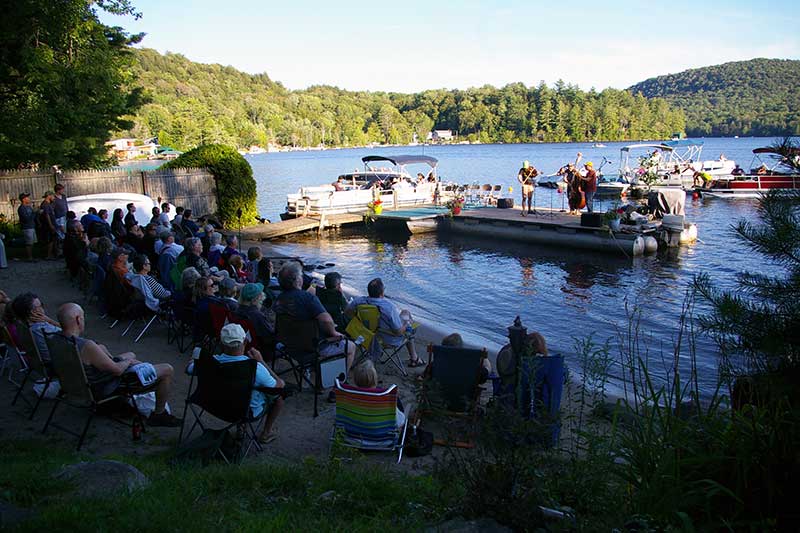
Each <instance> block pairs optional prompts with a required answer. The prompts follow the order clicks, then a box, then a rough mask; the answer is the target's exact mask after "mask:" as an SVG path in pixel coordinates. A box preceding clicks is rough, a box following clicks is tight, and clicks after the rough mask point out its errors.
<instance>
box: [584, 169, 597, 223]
mask: <svg viewBox="0 0 800 533" xmlns="http://www.w3.org/2000/svg"><path fill="white" fill-rule="evenodd" d="M583 168H585V169H586V175H585V176H583V177H582V178H581V180H582V181H583V193H584V194H585V195H586V209H587V210H588V211H589V212H590V213H591V212H592V207H593V206H592V201H593V200H594V193H595V192H596V191H597V172H595V171H594V165H593V164H592V162H591V161H587V162H586V164H585V165H583Z"/></svg>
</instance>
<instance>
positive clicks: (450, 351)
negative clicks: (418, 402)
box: [423, 344, 487, 414]
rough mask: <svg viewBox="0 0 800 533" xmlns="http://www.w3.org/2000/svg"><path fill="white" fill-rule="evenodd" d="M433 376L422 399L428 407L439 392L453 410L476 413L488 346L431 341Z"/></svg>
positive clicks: (448, 407)
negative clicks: (480, 347) (452, 344)
mask: <svg viewBox="0 0 800 533" xmlns="http://www.w3.org/2000/svg"><path fill="white" fill-rule="evenodd" d="M428 352H429V354H430V358H431V361H430V378H429V379H428V380H426V382H424V384H423V402H424V403H425V404H427V406H428V407H432V406H433V405H434V403H439V402H436V401H434V398H433V396H434V395H438V396H439V398H440V399H441V405H442V406H443V407H444V408H445V410H446V411H448V412H449V413H450V414H463V413H474V412H475V408H476V407H477V403H478V399H479V397H480V393H481V388H480V386H479V383H478V382H479V380H480V375H481V368H482V365H483V358H484V357H486V356H487V352H486V349H485V348H484V349H481V350H476V349H472V348H456V347H454V346H435V345H432V344H431V345H429V346H428Z"/></svg>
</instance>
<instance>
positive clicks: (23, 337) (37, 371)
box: [11, 322, 53, 420]
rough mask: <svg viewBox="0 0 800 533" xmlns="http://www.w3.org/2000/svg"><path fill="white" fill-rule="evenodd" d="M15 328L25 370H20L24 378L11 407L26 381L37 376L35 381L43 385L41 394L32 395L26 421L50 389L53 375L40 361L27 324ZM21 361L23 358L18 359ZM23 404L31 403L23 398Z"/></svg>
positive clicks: (31, 416)
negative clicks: (23, 355)
mask: <svg viewBox="0 0 800 533" xmlns="http://www.w3.org/2000/svg"><path fill="white" fill-rule="evenodd" d="M16 328H17V336H18V337H19V342H20V344H21V345H22V346H21V348H22V350H23V352H24V353H25V357H24V362H25V363H26V368H25V369H21V371H22V372H24V374H25V377H24V378H23V379H22V383H20V385H19V388H18V389H17V394H16V395H14V399H13V400H12V401H11V405H16V403H17V400H18V399H19V397H20V396H21V395H22V391H23V390H24V389H25V385H26V384H27V383H28V379H30V377H31V376H32V375H35V376H34V377H36V376H38V378H39V379H37V380H35V381H36V382H37V383H41V384H43V385H44V388H43V389H42V393H41V394H36V392H35V391H34V394H35V395H36V403H34V404H33V405H32V407H33V409H32V410H31V414H30V415H29V416H28V420H33V416H34V415H35V414H36V411H37V410H38V409H39V405H40V404H41V403H42V398H43V397H44V394H45V392H46V391H47V389H48V387H50V383H52V381H53V375H52V373H51V372H50V371H49V370H48V368H47V366H46V365H45V363H44V361H43V360H42V356H41V354H40V353H39V347H38V346H37V345H36V342H35V341H34V339H33V334H32V333H31V329H30V328H29V327H28V325H27V324H23V323H22V322H17V323H16ZM20 359H21V360H22V359H23V358H22V357H20ZM23 399H24V400H25V403H27V404H28V405H29V406H31V403H30V402H29V401H28V400H27V398H24V397H23Z"/></svg>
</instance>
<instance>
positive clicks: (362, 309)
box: [356, 304, 416, 376]
mask: <svg viewBox="0 0 800 533" xmlns="http://www.w3.org/2000/svg"><path fill="white" fill-rule="evenodd" d="M356 316H357V317H359V320H360V321H361V322H362V324H364V326H365V327H366V328H367V329H369V330H370V331H371V332H372V334H373V337H374V338H373V342H374V343H375V345H374V346H372V349H373V350H375V349H376V348H377V350H379V354H378V363H379V364H386V363H392V364H393V365H394V366H396V367H397V369H398V370H399V371H400V372H401V373H402V374H403V375H404V376H407V375H408V372H407V371H406V367H405V365H404V364H403V359H402V357H401V356H400V351H401V350H402V349H403V348H405V346H406V343H408V342H413V341H414V336H415V334H416V329H415V328H412V329H411V330H410V331H408V330H406V331H404V332H403V335H402V337H403V341H402V342H401V343H400V344H398V345H396V346H395V345H392V344H388V343H387V342H385V341H384V340H383V335H391V336H393V337H397V336H398V335H394V334H393V333H389V332H388V331H386V330H384V329H381V327H380V323H381V312H380V309H378V306H376V305H372V304H361V305H358V306H356ZM363 345H366V346H370V345H369V344H367V342H366V339H365V342H364V343H363ZM373 353H374V352H373Z"/></svg>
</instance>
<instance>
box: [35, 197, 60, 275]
mask: <svg viewBox="0 0 800 533" xmlns="http://www.w3.org/2000/svg"><path fill="white" fill-rule="evenodd" d="M55 196H56V193H54V192H53V191H47V192H45V193H44V195H42V203H41V204H40V205H39V221H40V223H39V240H40V241H41V242H43V243H45V244H46V245H47V257H46V259H47V260H48V261H52V260H53V259H55V258H56V238H57V237H58V234H57V232H56V212H55V209H54V208H53V198H55Z"/></svg>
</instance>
